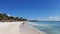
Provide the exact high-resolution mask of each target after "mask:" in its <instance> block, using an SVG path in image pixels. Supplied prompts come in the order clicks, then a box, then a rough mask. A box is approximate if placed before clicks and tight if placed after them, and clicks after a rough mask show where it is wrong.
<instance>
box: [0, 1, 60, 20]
mask: <svg viewBox="0 0 60 34" xmlns="http://www.w3.org/2000/svg"><path fill="white" fill-rule="evenodd" d="M0 12H3V13H7V14H9V15H12V16H18V17H24V18H27V19H37V20H60V0H0Z"/></svg>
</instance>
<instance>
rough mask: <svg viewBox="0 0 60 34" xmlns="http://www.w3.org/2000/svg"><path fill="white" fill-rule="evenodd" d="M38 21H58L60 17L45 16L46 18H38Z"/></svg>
mask: <svg viewBox="0 0 60 34" xmlns="http://www.w3.org/2000/svg"><path fill="white" fill-rule="evenodd" d="M40 21H60V17H57V16H50V17H47V18H43V19H40Z"/></svg>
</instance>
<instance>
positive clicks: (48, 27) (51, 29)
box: [28, 21, 60, 34]
mask: <svg viewBox="0 0 60 34" xmlns="http://www.w3.org/2000/svg"><path fill="white" fill-rule="evenodd" d="M28 25H30V26H32V27H34V28H36V29H38V30H40V31H43V32H45V33H46V34H60V21H41V22H29V23H28Z"/></svg>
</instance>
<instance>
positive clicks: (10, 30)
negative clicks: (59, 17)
mask: <svg viewBox="0 0 60 34" xmlns="http://www.w3.org/2000/svg"><path fill="white" fill-rule="evenodd" d="M21 23H23V22H3V23H2V22H0V34H45V33H43V32H38V31H36V30H34V29H32V28H30V27H28V26H27V25H22V24H21Z"/></svg>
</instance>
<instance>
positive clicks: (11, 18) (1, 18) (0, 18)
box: [0, 13, 27, 21]
mask: <svg viewBox="0 0 60 34" xmlns="http://www.w3.org/2000/svg"><path fill="white" fill-rule="evenodd" d="M0 21H27V19H24V18H23V17H20V18H19V17H14V16H8V15H7V14H6V13H0Z"/></svg>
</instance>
